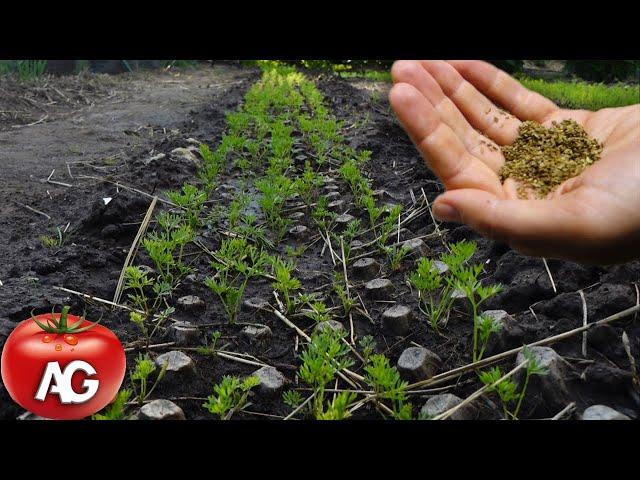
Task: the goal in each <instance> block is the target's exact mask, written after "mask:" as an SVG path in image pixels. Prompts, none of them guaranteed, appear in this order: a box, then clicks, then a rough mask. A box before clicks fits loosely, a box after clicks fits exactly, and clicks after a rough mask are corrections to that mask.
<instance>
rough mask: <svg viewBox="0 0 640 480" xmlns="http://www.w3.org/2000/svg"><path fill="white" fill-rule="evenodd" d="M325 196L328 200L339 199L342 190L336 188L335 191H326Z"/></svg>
mask: <svg viewBox="0 0 640 480" xmlns="http://www.w3.org/2000/svg"><path fill="white" fill-rule="evenodd" d="M324 196H325V198H326V199H327V200H331V199H338V198H340V192H337V191H335V190H334V191H333V192H329V193H326V194H325V195H324Z"/></svg>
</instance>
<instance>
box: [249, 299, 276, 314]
mask: <svg viewBox="0 0 640 480" xmlns="http://www.w3.org/2000/svg"><path fill="white" fill-rule="evenodd" d="M268 308H269V302H267V301H266V300H265V299H264V298H260V297H251V298H247V299H245V300H244V301H243V302H242V310H244V311H245V312H249V313H259V312H263V311H264V310H266V309H268Z"/></svg>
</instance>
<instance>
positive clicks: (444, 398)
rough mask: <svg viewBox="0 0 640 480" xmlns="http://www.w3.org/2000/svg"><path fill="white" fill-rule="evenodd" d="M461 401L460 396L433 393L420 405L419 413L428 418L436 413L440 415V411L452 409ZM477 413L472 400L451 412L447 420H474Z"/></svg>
mask: <svg viewBox="0 0 640 480" xmlns="http://www.w3.org/2000/svg"><path fill="white" fill-rule="evenodd" d="M460 402H462V399H461V398H460V397H456V396H455V395H453V394H451V393H443V394H441V395H435V396H433V397H431V398H429V400H427V403H425V404H424V405H423V406H422V409H421V410H420V413H421V414H422V415H426V416H428V417H429V418H433V417H435V416H436V415H440V414H441V413H444V412H446V411H447V410H450V409H452V408H453V407H455V406H456V405H458V404H459V403H460ZM477 415H478V410H477V409H476V407H475V406H474V405H473V402H471V403H467V404H466V405H464V406H462V407H460V408H459V409H458V410H456V411H455V412H454V413H452V414H451V415H450V416H449V417H447V419H448V420H474V419H475V418H476V416H477Z"/></svg>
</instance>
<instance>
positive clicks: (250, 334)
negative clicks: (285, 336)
mask: <svg viewBox="0 0 640 480" xmlns="http://www.w3.org/2000/svg"><path fill="white" fill-rule="evenodd" d="M242 335H244V336H245V337H247V338H248V339H249V341H250V342H252V343H253V342H260V341H264V340H266V339H268V338H269V337H271V336H272V335H273V332H272V331H271V329H270V328H269V327H268V326H267V325H247V326H246V327H244V328H243V329H242Z"/></svg>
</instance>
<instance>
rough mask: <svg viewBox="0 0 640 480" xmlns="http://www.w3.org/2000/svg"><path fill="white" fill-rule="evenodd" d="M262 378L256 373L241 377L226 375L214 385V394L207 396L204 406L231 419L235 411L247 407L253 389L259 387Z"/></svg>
mask: <svg viewBox="0 0 640 480" xmlns="http://www.w3.org/2000/svg"><path fill="white" fill-rule="evenodd" d="M259 384H260V380H259V379H258V377H256V376H255V375H252V376H249V377H246V378H244V379H242V380H241V379H240V378H238V377H232V376H228V375H225V376H224V377H222V381H221V382H220V383H218V384H217V385H215V386H214V387H213V395H210V396H209V397H207V402H206V403H204V404H203V405H202V406H203V407H204V408H206V409H207V410H208V411H209V412H210V413H213V414H214V415H217V416H218V417H220V420H229V419H230V418H231V417H232V416H233V415H234V414H235V413H237V412H240V411H242V410H244V409H245V408H247V407H248V406H249V405H250V403H248V401H247V400H248V398H249V395H250V394H251V389H253V388H254V387H257V386H258V385H259Z"/></svg>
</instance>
